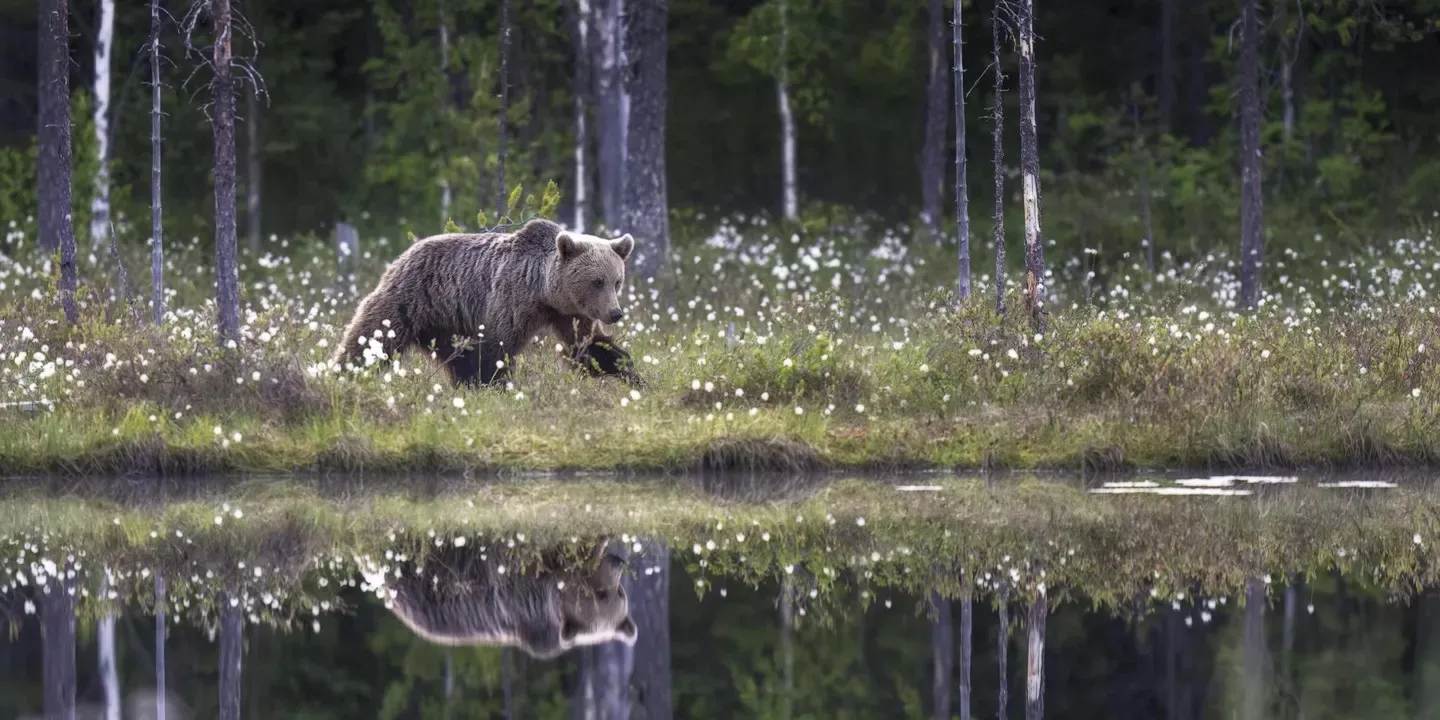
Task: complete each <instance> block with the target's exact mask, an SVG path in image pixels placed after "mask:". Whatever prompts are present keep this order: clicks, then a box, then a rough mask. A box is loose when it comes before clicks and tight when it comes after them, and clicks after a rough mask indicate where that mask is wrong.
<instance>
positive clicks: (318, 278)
mask: <svg viewBox="0 0 1440 720" xmlns="http://www.w3.org/2000/svg"><path fill="white" fill-rule="evenodd" d="M773 232H774V231H773V230H766V229H764V228H763V227H761V228H759V229H756V228H746V229H741V230H722V231H718V232H717V233H716V235H715V237H713V238H711V239H709V240H708V241H707V242H705V243H701V242H698V241H697V240H695V239H691V240H689V241H687V242H684V243H681V244H680V245H679V247H677V249H676V251H675V253H674V254H673V255H672V258H671V267H670V270H669V272H668V274H667V276H666V277H665V279H664V280H663V281H662V282H660V283H658V284H657V285H656V286H654V287H651V286H649V285H645V286H644V287H633V288H632V289H631V292H630V294H629V297H628V298H627V304H628V305H629V306H630V317H631V320H629V321H627V325H626V326H625V327H623V328H622V329H621V332H620V337H621V339H622V342H623V343H624V344H625V345H626V346H627V347H628V349H629V350H630V352H631V353H632V354H633V355H634V357H635V358H636V359H637V360H638V361H640V366H641V372H642V374H643V375H644V377H645V379H646V385H645V386H644V387H643V388H642V389H640V390H638V391H632V390H631V389H630V388H628V387H626V386H624V385H622V384H620V383H617V382H612V381H608V380H606V381H601V380H596V379H592V378H587V377H582V376H580V375H578V374H577V373H575V372H573V371H571V370H570V369H568V368H566V367H564V366H563V363H562V361H561V360H560V359H559V358H558V357H557V356H556V354H555V353H554V351H553V349H552V345H553V342H554V341H553V339H551V338H540V340H539V342H538V343H537V344H536V345H534V346H532V350H531V351H530V352H528V353H527V354H526V355H524V356H522V357H521V358H519V359H518V360H517V361H516V362H515V363H514V364H513V369H514V371H515V375H514V377H515V380H514V384H513V385H512V386H509V387H503V388H499V387H497V388H488V389H477V390H463V389H456V388H452V387H450V385H449V382H448V381H447V379H446V377H445V375H444V373H443V372H442V371H441V370H440V369H439V368H438V367H437V365H436V363H435V362H434V361H433V360H432V359H431V358H429V357H425V356H423V355H421V354H416V353H411V354H409V355H406V356H403V357H401V358H398V359H391V360H387V361H385V362H382V363H381V364H380V365H377V366H375V367H370V368H365V369H362V370H359V371H354V370H352V369H342V368H333V367H327V362H328V358H329V357H330V355H331V353H332V351H333V343H335V342H337V340H338V338H339V336H340V330H341V328H342V327H343V325H344V324H345V322H346V321H347V320H348V319H349V313H350V312H351V311H352V310H353V307H354V303H355V298H354V297H353V296H351V295H348V294H345V293H340V294H336V293H335V292H333V285H334V283H333V278H331V277H327V276H326V274H325V272H326V270H327V269H329V268H333V267H334V266H333V264H330V263H331V262H332V260H327V259H325V258H322V257H320V256H318V255H310V254H305V253H296V254H293V255H286V256H284V257H281V258H278V259H277V258H275V257H273V256H268V255H267V256H265V257H263V258H248V262H249V263H253V264H249V266H248V268H247V270H246V273H247V279H248V282H247V287H246V296H245V300H246V312H245V316H244V317H243V318H242V320H243V322H244V328H243V337H242V339H241V341H240V343H239V344H238V346H237V347H235V348H233V349H229V348H219V347H217V345H218V343H217V342H216V340H215V335H214V332H215V329H214V323H213V314H214V310H213V305H206V304H205V303H206V302H207V298H206V293H207V292H208V290H207V288H205V286H204V283H202V282H200V281H199V280H197V278H201V279H203V277H204V273H203V272H201V273H186V274H181V275H179V276H178V277H176V278H175V281H176V283H177V289H176V295H175V297H174V298H172V300H171V301H170V302H171V305H170V307H171V308H172V310H171V313H170V314H169V315H168V316H167V319H166V321H165V324H164V326H163V328H161V329H158V330H157V329H155V328H154V327H152V326H150V325H148V324H145V323H137V322H136V321H135V320H133V319H132V318H131V315H130V311H129V309H128V308H127V307H126V306H125V305H124V304H123V303H121V302H120V301H119V300H117V299H107V298H106V297H105V293H104V291H103V288H104V287H105V284H106V282H107V281H106V275H105V273H104V272H103V268H101V269H94V270H93V273H94V274H91V275H88V276H87V278H88V279H87V285H86V287H85V288H84V292H82V301H83V302H84V316H85V317H84V321H83V322H82V323H81V325H80V326H78V327H74V328H71V327H69V326H67V325H66V323H65V322H64V320H63V318H62V317H61V316H60V314H59V312H58V309H57V308H55V307H54V304H53V303H52V302H50V298H51V297H52V296H53V295H52V292H51V290H52V288H51V287H50V286H49V284H48V283H49V282H50V281H51V280H52V279H53V278H50V277H48V276H46V275H44V274H43V273H39V272H37V271H36V270H35V269H33V268H28V267H21V266H11V267H8V268H6V269H0V403H4V404H5V405H0V468H3V469H4V470H3V472H6V473H9V474H12V475H28V474H62V475H72V476H74V475H91V474H126V473H150V474H154V473H163V474H167V475H206V474H214V473H225V472H251V473H277V472H278V473H285V472H312V471H368V472H392V471H425V472H472V473H505V472H514V471H557V472H563V471H605V472H621V473H680V472H691V471H697V470H711V471H718V470H782V471H790V472H801V471H807V472H808V471H820V470H848V471H860V470H866V471H884V470H895V469H923V468H932V469H1065V470H1085V471H1117V470H1133V469H1147V468H1148V469H1153V468H1176V467H1189V468H1215V469H1221V468H1223V469H1263V468H1294V467H1352V468H1353V467H1359V468H1384V467H1401V466H1409V467H1420V466H1424V467H1435V466H1440V433H1437V432H1436V429H1437V426H1440V360H1437V352H1440V316H1437V314H1436V308H1435V306H1434V305H1432V304H1430V303H1429V300H1428V295H1427V294H1425V293H1424V288H1426V287H1428V286H1429V285H1430V284H1431V281H1432V280H1433V268H1434V267H1436V266H1437V264H1440V246H1437V245H1436V244H1435V243H1433V241H1432V239H1431V238H1430V237H1429V236H1428V235H1426V236H1425V237H1424V238H1423V239H1405V240H1400V241H1397V242H1395V243H1394V244H1393V247H1389V248H1388V249H1387V248H1380V249H1377V250H1376V251H1374V252H1369V253H1367V254H1365V255H1364V256H1362V257H1358V258H1356V259H1354V260H1346V261H1334V260H1332V259H1330V258H1329V255H1328V254H1326V255H1323V256H1322V257H1320V258H1319V259H1315V258H1311V259H1310V260H1309V261H1308V263H1309V265H1318V266H1321V267H1326V268H1331V269H1332V270H1333V272H1331V274H1330V275H1328V276H1316V277H1313V278H1308V279H1307V281H1306V282H1302V279H1301V278H1293V277H1289V276H1287V275H1285V274H1284V273H1286V272H1287V271H1288V270H1289V268H1290V266H1295V265H1299V264H1300V262H1299V260H1297V259H1296V256H1295V254H1294V253H1283V254H1282V257H1280V258H1279V259H1276V260H1275V261H1274V262H1273V263H1271V264H1270V265H1269V266H1267V272H1268V273H1270V274H1271V275H1270V276H1267V277H1270V278H1271V279H1270V280H1269V281H1268V282H1269V286H1268V289H1269V292H1267V293H1266V296H1265V305H1264V307H1262V308H1261V309H1260V310H1258V311H1255V312H1239V311H1237V310H1236V309H1235V308H1234V307H1233V299H1234V293H1235V290H1236V283H1235V281H1234V278H1233V275H1232V274H1231V272H1232V271H1233V265H1232V264H1230V263H1229V261H1228V260H1227V259H1226V258H1225V256H1224V254H1223V253H1216V254H1214V255H1213V256H1209V257H1207V258H1205V259H1203V260H1197V261H1195V262H1193V263H1179V264H1177V263H1175V262H1174V261H1173V260H1166V261H1165V262H1166V265H1165V267H1163V268H1160V269H1159V270H1157V273H1156V274H1155V275H1154V276H1150V275H1148V274H1146V273H1144V272H1143V271H1142V270H1140V268H1138V267H1134V268H1132V269H1133V271H1134V273H1135V275H1134V276H1133V277H1132V276H1130V275H1125V276H1124V277H1122V278H1118V279H1116V280H1115V281H1114V282H1113V283H1112V285H1111V286H1109V287H1108V288H1107V289H1104V291H1103V292H1101V291H1098V290H1097V288H1095V287H1093V286H1092V284H1091V282H1090V279H1089V278H1088V276H1087V275H1086V272H1085V268H1086V267H1087V265H1086V262H1087V261H1086V260H1085V259H1083V258H1082V259H1079V260H1076V261H1075V262H1061V261H1059V259H1056V260H1055V261H1054V266H1055V267H1056V269H1057V272H1056V277H1055V279H1054V291H1055V293H1056V296H1055V297H1054V298H1052V300H1051V304H1050V307H1051V314H1050V316H1049V319H1048V327H1047V329H1046V332H1045V333H1044V335H1043V336H1037V335H1036V333H1035V332H1034V330H1033V329H1032V328H1031V327H1030V325H1029V323H1028V321H1027V319H1026V317H1025V313H1024V312H1023V311H1021V310H1020V308H1022V306H1023V299H1022V298H1021V297H1020V296H1019V294H1018V290H1017V289H1016V288H1015V287H1014V286H1013V284H1012V285H1011V292H1010V294H1009V296H1008V298H1007V299H1008V303H1009V306H1010V307H1011V308H1012V310H1011V312H1009V313H1008V314H1007V315H1006V316H1004V317H997V316H996V314H995V312H994V310H993V309H992V307H991V300H990V299H989V298H990V297H991V295H990V292H991V291H989V290H984V291H982V290H978V289H977V293H979V294H978V295H977V296H976V297H973V298H971V299H970V300H969V301H968V302H966V303H964V304H961V305H958V306H957V305H955V304H954V303H953V302H952V300H951V298H950V297H949V295H948V290H946V288H948V286H949V279H948V277H947V276H948V273H949V270H948V267H949V265H948V263H949V259H948V253H949V252H950V251H949V250H947V249H946V248H944V247H936V246H930V245H925V244H923V243H920V242H919V241H912V242H911V244H909V245H906V244H904V243H903V242H902V241H901V240H899V239H896V238H897V237H898V236H896V235H894V234H891V235H888V236H887V235H882V234H880V233H879V231H877V230H876V229H873V228H868V227H865V226H864V225H863V224H854V226H853V227H852V226H851V225H845V224H842V225H838V226H836V227H834V228H828V229H820V230H813V229H812V230H811V231H807V232H810V233H811V235H810V236H808V237H807V239H805V240H804V242H801V241H799V240H798V239H797V240H795V241H789V240H790V238H789V236H788V234H783V233H782V234H781V235H779V236H776V235H774V234H773ZM846 233H849V234H846ZM796 237H797V238H798V236H796ZM877 237H879V238H880V239H878V240H877V239H876V238H877ZM877 247H878V249H879V250H880V251H881V252H880V253H879V254H878V255H877V254H874V253H872V251H875V250H877ZM274 249H281V248H272V250H274ZM393 252H394V249H393V248H391V247H390V246H389V245H378V246H377V247H376V249H375V253H376V254H375V256H374V257H372V258H371V259H370V260H369V261H368V262H367V263H366V264H365V265H363V267H362V268H361V271H360V275H359V276H358V278H357V281H356V282H357V288H358V289H359V290H360V291H361V292H364V291H365V290H367V289H368V288H369V287H370V283H372V282H373V281H374V278H375V277H376V275H377V274H378V272H379V271H380V269H381V267H382V266H383V261H384V260H387V259H388V258H389V257H391V256H392V255H393ZM177 254H178V257H172V260H173V262H175V263H177V266H178V265H179V264H181V263H186V262H197V263H198V262H200V261H201V258H200V254H199V253H198V252H197V251H194V250H193V249H191V250H187V249H185V248H180V250H179V252H178V253H177ZM172 274H173V273H172ZM989 282H990V281H989V279H988V278H985V277H983V276H982V277H977V288H984V287H985V286H986V285H988V284H989ZM37 298H38V299H37ZM40 399H45V400H49V401H51V402H50V403H49V404H47V405H43V406H41V409H40V410H39V411H33V412H31V411H24V410H21V409H18V408H17V407H16V406H14V405H9V403H17V402H30V401H36V400H40ZM237 434H238V438H239V439H236V438H237Z"/></svg>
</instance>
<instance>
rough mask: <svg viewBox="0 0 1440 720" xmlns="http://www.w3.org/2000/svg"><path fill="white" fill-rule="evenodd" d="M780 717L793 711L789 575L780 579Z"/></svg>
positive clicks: (787, 717) (792, 595)
mask: <svg viewBox="0 0 1440 720" xmlns="http://www.w3.org/2000/svg"><path fill="white" fill-rule="evenodd" d="M780 692H781V693H783V695H782V696H781V698H780V717H781V718H783V719H784V720H790V718H791V717H792V716H793V715H794V713H795V584H794V582H793V581H792V580H791V579H790V576H788V575H787V576H785V578H784V579H782V580H781V581H780Z"/></svg>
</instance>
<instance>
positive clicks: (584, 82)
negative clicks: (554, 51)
mask: <svg viewBox="0 0 1440 720" xmlns="http://www.w3.org/2000/svg"><path fill="white" fill-rule="evenodd" d="M575 46H576V48H577V50H576V51H575V229H576V230H577V231H579V232H585V221H586V219H587V218H589V216H590V193H589V189H590V168H589V166H588V165H587V164H586V163H585V155H586V151H587V150H588V148H589V146H590V135H589V126H588V124H587V122H586V121H587V119H588V118H587V116H588V114H589V109H588V107H587V103H586V99H587V98H588V97H589V95H590V52H591V50H590V0H575Z"/></svg>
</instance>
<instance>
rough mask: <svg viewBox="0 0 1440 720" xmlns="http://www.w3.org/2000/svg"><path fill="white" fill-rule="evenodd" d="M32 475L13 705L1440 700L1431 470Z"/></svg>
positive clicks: (6, 556)
mask: <svg viewBox="0 0 1440 720" xmlns="http://www.w3.org/2000/svg"><path fill="white" fill-rule="evenodd" d="M7 483H8V488H9V489H8V490H7V494H5V495H4V496H3V497H0V556H3V557H0V579H3V580H4V582H5V585H4V587H3V588H0V590H3V593H0V616H3V617H5V618H6V619H7V620H8V622H9V626H10V630H11V632H10V633H7V634H5V635H0V687H3V690H0V718H21V717H36V718H39V717H59V716H62V715H61V714H56V712H55V711H57V710H60V711H64V714H63V716H64V717H72V716H73V717H95V718H101V717H106V715H105V709H106V707H107V704H108V705H112V706H114V707H116V708H118V709H119V712H120V714H119V715H118V716H117V715H111V716H110V717H124V718H127V719H128V718H152V717H156V716H157V715H158V714H159V712H157V711H159V710H163V714H164V716H165V717H168V718H212V717H226V718H228V717H235V718H240V717H244V718H322V717H323V718H432V717H433V718H505V717H510V718H616V717H631V718H670V717H676V718H681V717H683V718H752V717H753V718H762V717H763V718H791V717H793V718H801V717H811V718H822V717H824V718H830V717H836V718H871V717H905V718H909V717H916V718H922V717H923V718H931V717H962V712H963V711H962V708H968V712H969V716H971V717H977V718H979V717H987V718H993V717H1013V718H1020V717H1030V718H1038V717H1074V718H1110V717H1114V718H1211V717H1214V718H1221V717H1224V718H1232V717H1240V718H1271V717H1282V718H1300V717H1303V718H1339V717H1367V718H1368V717H1400V716H1405V717H1440V591H1436V590H1435V589H1434V587H1435V586H1436V585H1437V584H1440V578H1437V577H1436V573H1435V570H1434V568H1436V567H1437V566H1440V563H1437V562H1436V558H1435V557H1433V556H1432V549H1431V548H1432V545H1434V544H1435V543H1434V542H1431V541H1430V538H1431V537H1436V538H1440V512H1437V511H1440V490H1433V489H1432V488H1431V482H1430V480H1429V479H1428V478H1426V477H1423V476H1420V477H1417V476H1400V475H1366V476H1325V477H1307V476H1303V475H1302V476H1298V477H1293V478H1292V477H1264V478H1256V477H1205V476H1191V477H1184V476H1174V477H1158V476H1155V477H1141V478H1136V477H1126V478H1117V479H1113V480H1105V479H1100V480H1096V479H1081V478H1071V477H1056V476H1049V477H1027V476H1003V477H1000V478H957V477H955V476H952V475H948V474H947V475H924V476H918V477H917V476H907V477H899V478H886V479H879V478H851V477H847V478H818V479H815V478H810V479H800V478H756V477H745V478H672V479H666V480H655V481H644V480H631V481H624V480H619V479H607V478H581V479H557V478H525V479H511V480H506V481H475V480H462V479H450V478H427V479H423V480H415V479H398V480H397V479H384V480H374V479H370V480H364V481H360V480H333V479H332V480H293V479H289V480H286V479H276V480H264V479H261V480H254V479H252V480H246V481H233V482H228V481H227V482H219V483H205V484H189V483H185V482H183V481H176V480H166V481H160V480H155V479H123V480H89V481H80V482H38V481H27V480H14V481H7ZM1222 491H1230V492H1222ZM1197 493H1199V494H1197ZM1432 531H1433V533H1434V534H1432ZM1437 542H1440V540H1437ZM107 668H110V669H113V670H107ZM1032 688H1034V689H1035V690H1036V691H1037V692H1035V693H1032V692H1031V689H1032ZM70 712H73V715H71V714H69V713H70Z"/></svg>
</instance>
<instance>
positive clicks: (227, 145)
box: [210, 0, 240, 341]
mask: <svg viewBox="0 0 1440 720" xmlns="http://www.w3.org/2000/svg"><path fill="white" fill-rule="evenodd" d="M210 14H211V18H212V19H213V20H214V22H215V56H214V60H213V65H214V71H215V79H214V85H213V89H214V93H215V110H214V112H215V116H214V119H213V121H212V123H211V124H212V126H213V127H214V131H215V291H216V292H215V299H216V303H217V304H218V305H219V316H220V317H219V321H220V322H219V324H220V337H221V338H222V339H223V340H227V341H229V340H235V341H238V340H239V339H240V267H239V265H238V263H237V259H236V244H237V241H238V238H237V237H236V234H235V88H234V79H233V78H232V77H231V75H230V58H231V55H230V33H231V22H230V20H231V12H230V0H210Z"/></svg>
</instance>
